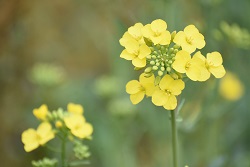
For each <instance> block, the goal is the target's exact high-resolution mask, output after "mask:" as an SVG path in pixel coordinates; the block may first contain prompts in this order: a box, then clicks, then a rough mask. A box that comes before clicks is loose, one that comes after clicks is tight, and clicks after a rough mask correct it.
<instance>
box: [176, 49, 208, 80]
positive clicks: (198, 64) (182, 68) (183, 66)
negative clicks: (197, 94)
mask: <svg viewBox="0 0 250 167" xmlns="http://www.w3.org/2000/svg"><path fill="white" fill-rule="evenodd" d="M200 54H201V53H200V52H197V53H195V55H194V56H193V58H191V55H190V54H189V53H188V52H186V51H184V50H181V51H179V52H177V54H176V56H175V61H174V63H173V64H172V67H173V69H175V70H176V71H177V72H179V73H186V75H187V76H188V77H189V78H190V79H191V80H193V81H203V80H204V78H207V75H209V72H208V71H207V69H206V66H205V63H204V61H203V60H202V59H200V58H199V57H198V56H196V55H200Z"/></svg>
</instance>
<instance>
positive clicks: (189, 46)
mask: <svg viewBox="0 0 250 167" xmlns="http://www.w3.org/2000/svg"><path fill="white" fill-rule="evenodd" d="M181 48H182V50H185V51H186V52H188V53H193V52H194V51H195V50H196V46H195V45H193V44H192V43H188V42H187V41H186V42H183V43H182V44H181Z"/></svg>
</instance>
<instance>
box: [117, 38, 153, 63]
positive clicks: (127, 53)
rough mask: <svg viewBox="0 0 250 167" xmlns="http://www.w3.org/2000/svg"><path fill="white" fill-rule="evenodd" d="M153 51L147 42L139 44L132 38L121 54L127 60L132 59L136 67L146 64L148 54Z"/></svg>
mask: <svg viewBox="0 0 250 167" xmlns="http://www.w3.org/2000/svg"><path fill="white" fill-rule="evenodd" d="M150 53H151V50H150V48H149V47H148V46H147V45H146V44H141V45H140V44H139V43H138V42H137V41H136V40H131V41H130V42H129V43H127V45H126V49H124V50H123V51H122V53H121V55H120V57H121V58H124V59H126V60H132V64H133V65H134V66H135V67H145V66H146V56H147V55H149V54H150Z"/></svg>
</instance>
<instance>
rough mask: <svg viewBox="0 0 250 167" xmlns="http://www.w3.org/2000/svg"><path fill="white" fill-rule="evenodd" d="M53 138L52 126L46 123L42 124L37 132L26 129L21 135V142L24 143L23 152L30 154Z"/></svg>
mask: <svg viewBox="0 0 250 167" xmlns="http://www.w3.org/2000/svg"><path fill="white" fill-rule="evenodd" d="M54 137H55V134H54V132H53V130H52V126H51V125H50V124H49V123H48V122H42V123H41V124H40V125H39V126H38V128H37V130H35V129H32V128H30V129H27V130H25V131H24V132H23V133H22V142H23V143H24V150H25V151H26V152H30V151H32V150H35V149H36V148H38V147H39V146H40V145H44V144H45V143H47V142H48V141H50V140H51V139H53V138H54Z"/></svg>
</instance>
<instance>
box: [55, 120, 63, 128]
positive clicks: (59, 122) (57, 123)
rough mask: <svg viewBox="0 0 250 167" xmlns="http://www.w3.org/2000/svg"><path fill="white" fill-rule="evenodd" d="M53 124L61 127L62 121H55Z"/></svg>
mask: <svg viewBox="0 0 250 167" xmlns="http://www.w3.org/2000/svg"><path fill="white" fill-rule="evenodd" d="M55 126H56V127H57V128H61V127H62V126H63V123H62V121H56V123H55Z"/></svg>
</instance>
